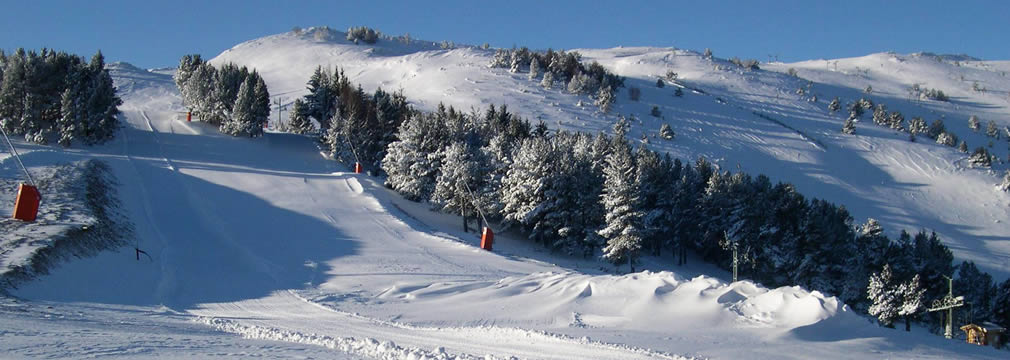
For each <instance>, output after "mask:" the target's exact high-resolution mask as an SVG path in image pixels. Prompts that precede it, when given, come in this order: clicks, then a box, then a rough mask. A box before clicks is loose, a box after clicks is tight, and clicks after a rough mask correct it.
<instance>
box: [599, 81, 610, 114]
mask: <svg viewBox="0 0 1010 360" xmlns="http://www.w3.org/2000/svg"><path fill="white" fill-rule="evenodd" d="M613 104H614V90H613V89H611V88H610V86H606V87H601V88H600V91H599V93H597V94H596V106H599V107H600V111H602V112H603V113H604V114H606V113H608V112H610V108H611V107H612V106H613Z"/></svg>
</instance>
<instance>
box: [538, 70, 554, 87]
mask: <svg viewBox="0 0 1010 360" xmlns="http://www.w3.org/2000/svg"><path fill="white" fill-rule="evenodd" d="M540 86H541V87H543V88H544V89H550V88H553V87H554V73H553V72H551V71H550V70H548V71H545V72H544V78H543V79H542V80H540Z"/></svg>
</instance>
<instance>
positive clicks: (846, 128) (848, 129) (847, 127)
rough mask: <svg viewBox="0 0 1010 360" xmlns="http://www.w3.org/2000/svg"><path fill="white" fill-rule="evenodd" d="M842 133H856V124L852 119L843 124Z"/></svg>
mask: <svg viewBox="0 0 1010 360" xmlns="http://www.w3.org/2000/svg"><path fill="white" fill-rule="evenodd" d="M842 133H843V134H849V135H852V134H855V133H856V122H855V121H853V120H852V118H851V117H850V118H848V119H845V123H844V124H842Z"/></svg>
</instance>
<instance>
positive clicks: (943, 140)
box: [936, 131, 956, 146]
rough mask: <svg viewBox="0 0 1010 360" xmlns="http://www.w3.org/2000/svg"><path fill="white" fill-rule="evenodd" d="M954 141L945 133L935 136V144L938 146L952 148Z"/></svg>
mask: <svg viewBox="0 0 1010 360" xmlns="http://www.w3.org/2000/svg"><path fill="white" fill-rule="evenodd" d="M955 141H956V140H955V139H954V137H953V136H952V135H951V134H950V133H948V132H946V131H944V132H942V133H940V135H937V136H936V143H937V144H940V145H947V146H954V144H955Z"/></svg>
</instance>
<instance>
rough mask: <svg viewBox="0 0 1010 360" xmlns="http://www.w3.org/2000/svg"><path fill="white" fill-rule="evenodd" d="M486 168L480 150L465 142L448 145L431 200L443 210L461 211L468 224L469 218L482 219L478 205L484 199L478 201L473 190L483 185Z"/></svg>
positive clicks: (443, 153)
mask: <svg viewBox="0 0 1010 360" xmlns="http://www.w3.org/2000/svg"><path fill="white" fill-rule="evenodd" d="M486 170H487V165H486V162H485V161H484V159H483V158H482V154H481V153H480V152H478V151H477V149H475V148H473V147H471V146H468V145H467V144H465V143H464V142H453V143H452V144H450V145H449V146H446V147H445V149H444V150H443V151H442V171H440V172H439V174H438V176H437V177H436V179H435V190H434V191H433V192H432V194H431V201H432V203H434V204H435V205H436V206H437V207H439V209H438V210H441V211H443V212H448V213H458V214H462V216H463V222H464V227H466V224H467V223H468V219H479V218H478V217H479V211H478V209H477V207H478V206H480V205H481V203H482V202H481V201H479V200H478V201H477V202H476V203H475V199H476V198H477V196H478V195H479V194H478V193H474V192H471V191H473V190H472V189H481V188H483V186H484V184H483V180H484V177H483V174H484V173H485V172H486ZM478 222H479V221H478Z"/></svg>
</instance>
